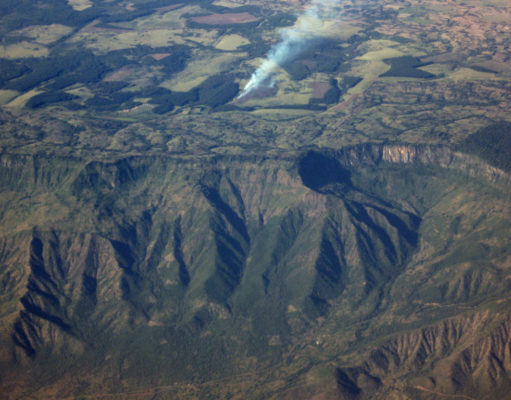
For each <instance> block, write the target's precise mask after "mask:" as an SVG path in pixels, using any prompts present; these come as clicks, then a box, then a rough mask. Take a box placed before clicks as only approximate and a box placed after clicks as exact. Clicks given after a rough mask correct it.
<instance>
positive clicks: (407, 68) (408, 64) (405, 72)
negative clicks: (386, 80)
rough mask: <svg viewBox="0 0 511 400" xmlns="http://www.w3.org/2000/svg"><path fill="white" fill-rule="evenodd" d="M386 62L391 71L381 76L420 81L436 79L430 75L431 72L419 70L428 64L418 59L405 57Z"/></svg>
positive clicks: (389, 59) (390, 59)
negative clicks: (418, 79)
mask: <svg viewBox="0 0 511 400" xmlns="http://www.w3.org/2000/svg"><path fill="white" fill-rule="evenodd" d="M384 61H385V62H386V63H387V64H390V69H389V70H388V71H387V72H385V73H383V74H381V75H380V76H397V77H403V78H420V79H430V78H434V77H435V75H433V74H430V73H429V72H426V71H423V70H420V69H418V68H420V67H424V66H426V65H428V64H427V63H423V62H422V61H420V60H419V59H418V58H416V57H411V56H403V57H395V58H388V59H386V60H384Z"/></svg>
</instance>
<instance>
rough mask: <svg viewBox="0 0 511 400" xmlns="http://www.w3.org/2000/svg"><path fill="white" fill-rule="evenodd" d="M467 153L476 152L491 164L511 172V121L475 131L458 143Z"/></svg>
mask: <svg viewBox="0 0 511 400" xmlns="http://www.w3.org/2000/svg"><path fill="white" fill-rule="evenodd" d="M458 149H459V150H460V151H463V152H465V153H469V154H475V155H477V156H478V157H481V158H482V159H483V160H485V161H486V162H488V163H489V164H491V165H493V166H495V167H497V168H500V169H503V170H504V171H507V172H511V157H510V156H509V155H510V154H511V123H509V122H499V123H496V124H492V125H490V126H487V127H485V128H482V129H480V130H478V131H477V132H476V133H473V134H472V135H470V136H469V137H468V138H466V139H465V140H464V141H463V142H461V143H460V144H459V145H458Z"/></svg>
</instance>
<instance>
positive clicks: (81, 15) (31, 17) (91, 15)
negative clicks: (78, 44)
mask: <svg viewBox="0 0 511 400" xmlns="http://www.w3.org/2000/svg"><path fill="white" fill-rule="evenodd" d="M102 14H104V10H103V9H102V7H99V6H96V5H95V6H94V7H90V8H88V9H86V10H83V11H75V10H73V8H72V7H71V6H70V5H69V4H68V2H67V1H66V0H52V1H45V2H44V7H41V2H40V1H38V0H2V1H1V2H0V15H3V16H6V15H12V17H10V18H3V20H2V26H1V27H0V32H9V31H12V30H15V29H20V28H23V27H25V26H30V25H49V24H64V25H67V26H74V27H78V26H83V25H85V24H87V23H88V22H90V21H92V20H94V19H96V18H99V17H100V16H101V15H102Z"/></svg>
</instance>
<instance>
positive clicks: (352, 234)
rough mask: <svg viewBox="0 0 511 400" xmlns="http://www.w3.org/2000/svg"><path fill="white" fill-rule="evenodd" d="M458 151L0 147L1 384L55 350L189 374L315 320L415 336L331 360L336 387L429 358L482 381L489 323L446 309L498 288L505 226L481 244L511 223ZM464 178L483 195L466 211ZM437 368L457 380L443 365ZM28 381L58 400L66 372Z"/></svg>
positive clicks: (123, 369) (345, 328) (495, 189)
mask: <svg viewBox="0 0 511 400" xmlns="http://www.w3.org/2000/svg"><path fill="white" fill-rule="evenodd" d="M464 157H466V156H464V155H461V154H459V153H455V152H452V151H450V150H449V149H447V148H442V147H426V146H411V145H409V146H408V145H407V146H390V145H366V146H359V147H352V148H346V149H342V150H339V151H327V150H325V151H318V150H315V151H309V152H305V153H302V154H300V155H299V156H293V155H290V156H289V157H283V158H275V159H271V158H265V157H247V158H243V157H228V159H224V158H222V157H218V156H216V157H205V158H195V159H178V158H166V157H145V158H144V157H132V158H125V159H121V160H117V161H112V162H103V161H91V162H85V161H76V160H50V159H44V158H41V157H39V158H37V160H36V159H33V158H31V157H29V156H26V157H18V158H16V157H14V156H6V155H4V156H2V162H1V163H0V164H1V165H2V168H3V172H2V174H1V175H2V176H3V177H2V179H3V180H2V181H1V184H2V187H3V188H4V193H5V194H4V201H2V202H0V209H1V210H2V213H1V214H0V218H1V221H2V223H3V230H2V236H1V245H2V249H3V250H2V265H1V268H0V283H1V285H2V288H3V289H4V293H5V295H4V296H3V297H2V302H3V304H5V306H3V307H4V308H3V309H4V310H6V311H5V312H4V313H3V314H2V322H3V324H4V326H6V327H7V329H5V330H4V331H2V332H1V335H3V336H2V337H1V339H0V340H1V341H2V343H5V348H6V350H3V351H2V352H1V353H0V355H1V362H2V365H4V366H9V368H10V369H11V371H13V373H12V376H11V377H10V378H9V379H10V382H13V381H14V382H15V381H16V379H18V378H16V376H18V375H19V374H21V372H19V371H21V369H17V368H18V367H19V368H25V369H26V370H27V371H29V372H30V371H37V370H38V369H39V368H41V365H42V366H45V367H44V368H45V370H46V371H52V370H53V369H52V368H54V367H55V366H56V365H58V364H59V362H60V361H59V360H61V359H62V355H63V354H64V355H65V358H66V360H67V361H66V363H64V364H62V363H61V364H59V365H58V367H59V368H65V369H69V370H70V371H72V370H73V369H74V368H77V367H76V366H77V365H79V364H80V363H87V365H91V366H93V368H91V369H89V371H88V373H90V374H93V375H94V376H101V374H103V372H105V371H106V369H109V368H110V369H111V370H115V371H117V372H115V374H114V375H115V376H111V375H108V376H110V378H108V379H109V380H108V382H107V380H101V379H99V380H94V379H92V380H89V381H94V382H97V383H96V384H95V385H96V386H90V387H88V388H87V389H84V390H85V392H89V393H94V392H98V391H99V390H100V389H101V390H104V388H105V387H107V388H108V390H114V389H115V388H117V387H118V385H121V383H120V382H129V385H132V386H129V387H138V386H141V387H146V386H147V385H148V384H149V383H148V382H149V381H150V382H152V383H154V382H157V383H158V384H162V385H163V384H165V383H168V382H169V381H171V382H176V381H179V380H183V381H185V382H192V381H193V382H198V380H200V379H199V378H198V377H197V376H199V377H200V376H208V377H211V376H212V375H211V376H210V374H215V376H216V377H225V376H229V375H236V374H241V373H244V372H249V371H259V370H261V371H263V370H264V367H265V366H266V365H269V364H271V363H281V362H282V354H284V353H285V352H287V351H289V349H292V348H294V346H298V344H299V343H302V342H303V343H308V342H309V341H310V338H311V337H314V335H316V333H315V332H316V329H318V326H322V327H323V328H322V329H323V331H322V333H321V334H322V335H324V339H321V341H317V343H325V344H324V346H326V347H327V348H328V349H329V351H332V352H334V353H335V354H347V353H350V352H352V351H353V350H351V346H353V344H354V343H355V342H357V340H355V342H354V341H353V340H352V339H350V338H352V337H354V338H355V339H356V338H358V339H360V340H361V341H362V342H363V341H364V340H369V339H367V338H374V339H375V340H376V339H377V340H379V341H381V340H382V338H383V337H388V335H389V329H390V328H389V327H392V329H397V330H398V331H399V332H406V333H402V334H400V335H398V336H396V337H395V338H394V339H392V340H390V341H387V342H386V344H384V345H382V346H380V347H378V348H373V349H372V350H371V351H370V352H369V353H367V354H368V355H367V357H366V360H365V361H363V362H361V363H359V364H357V365H354V366H353V365H347V366H345V365H341V364H339V365H338V369H337V370H336V371H337V372H336V375H335V376H336V377H335V380H336V382H337V383H336V384H335V385H334V386H335V387H336V388H337V389H338V390H337V389H335V393H337V394H336V396H337V395H339V396H341V395H342V396H344V397H345V398H364V396H366V397H367V396H373V394H374V396H377V394H379V395H382V393H387V392H388V391H389V390H391V389H389V388H392V387H393V386H392V385H393V384H391V383H389V382H390V381H391V380H392V379H402V378H403V377H407V379H408V377H411V378H413V379H415V377H421V376H427V373H429V372H426V371H433V372H431V376H432V377H433V378H432V379H434V380H435V382H436V383H435V385H437V386H435V387H434V388H433V389H428V390H446V393H447V392H449V393H458V392H459V388H457V387H456V386H455V385H454V384H452V382H454V380H455V379H457V380H459V381H460V382H465V383H461V384H460V385H472V386H471V387H473V388H474V390H475V391H478V393H482V394H484V393H488V391H489V390H490V389H489V388H487V387H485V386H484V385H483V383H481V382H482V381H483V380H484V379H490V378H489V377H488V376H486V378H485V377H484V374H482V372H481V371H482V370H483V367H482V365H485V364H484V362H483V361H481V360H482V359H483V358H484V357H486V356H477V355H476V354H478V352H481V351H483V350H476V348H475V347H474V349H473V350H469V349H471V347H470V346H475V345H476V344H475V343H476V341H474V340H475V339H477V340H478V341H482V342H481V343H483V342H484V340H486V339H485V338H486V337H488V335H487V334H486V333H485V332H484V328H483V326H484V324H481V323H478V322H477V318H482V317H476V316H473V317H460V318H458V319H456V318H454V319H453V318H452V315H456V314H457V313H460V309H463V308H462V307H465V306H466V304H470V307H472V306H474V307H475V306H477V305H478V304H484V302H485V301H494V300H495V299H500V298H504V297H505V293H506V291H507V290H508V287H509V285H508V284H507V282H508V281H509V280H508V279H507V276H508V272H509V271H508V268H509V265H508V262H507V261H506V260H507V259H508V258H507V257H508V256H509V250H508V249H509V247H508V246H507V242H506V240H507V239H506V240H503V241H502V242H501V243H493V242H491V241H492V240H493V239H494V238H495V235H496V233H497V232H505V231H506V229H508V228H507V227H508V226H509V213H507V210H508V209H509V204H508V201H507V200H505V199H503V198H502V196H501V195H500V194H499V193H502V190H503V189H502V188H503V187H505V184H506V182H507V179H508V176H507V175H506V174H505V173H504V172H503V171H497V172H495V171H494V170H492V169H491V167H484V168H483V166H484V165H483V163H481V162H480V161H478V160H475V159H466V160H465V158H464ZM485 168H486V169H485ZM453 171H454V172H453ZM492 171H493V172H492ZM473 182H478V185H480V187H481V188H483V189H479V186H477V187H476V186H474V185H473V184H472V183H473ZM503 185H504V186H503ZM474 187H476V189H474ZM490 187H491V188H492V190H486V189H485V188H490ZM479 190H481V191H479ZM485 190H486V191H485ZM474 191H477V192H476V194H477V195H478V196H481V193H484V196H486V197H485V199H486V202H485V203H483V206H481V207H480V209H478V210H477V212H473V213H470V212H467V211H466V210H469V209H470V208H471V206H472V204H473V202H472V197H473V195H474ZM11 204H15V205H16V206H15V207H12V206H10V205H11ZM439 216H441V218H440V217H439ZM506 232H507V231H506ZM506 237H509V235H507V236H506ZM13 299H14V300H13ZM458 306H459V307H461V308H456V307H458ZM453 307H454V308H453ZM430 312H431V313H430ZM428 313H429V314H428ZM432 315H434V318H435V319H436V320H438V321H440V322H438V323H436V324H433V325H432V324H431V320H430V319H431V316H432ZM475 315H482V314H475ZM492 315H493V314H491V313H490V314H488V316H485V317H484V318H486V319H487V320H488V321H493V320H495V321H496V320H497V319H496V317H495V318H494V316H492ZM492 318H493V319H492ZM413 324H415V325H414V326H415V327H412V325H413ZM417 326H418V327H419V328H417ZM394 327H395V328H394ZM499 329H500V328H499ZM503 329H504V328H503ZM399 332H398V333H399ZM492 332H493V331H492ZM495 332H497V331H495ZM499 332H501V331H499ZM485 335H486V336H485ZM490 335H493V333H491V334H490ZM499 335H500V336H498V335H497V336H495V338H497V337H502V341H503V342H506V340H507V339H505V337H506V336H505V329H504V331H502V332H501V333H500V334H499ZM322 337H323V336H322ZM344 337H346V339H344ZM364 338H366V339H364ZM492 340H497V339H492ZM499 340H500V339H499ZM469 341H473V342H471V343H470V345H469ZM314 343H316V342H314ZM477 343H479V342H477ZM492 343H493V342H492ZM506 343H507V342H506ZM314 346H319V345H318V344H314ZM364 346H365V347H364V351H366V352H367V351H368V350H367V349H368V348H370V347H372V346H369V345H368V344H366V345H364ZM484 346H487V347H488V346H490V345H489V344H487V345H481V348H483V347H484ZM490 347H491V346H490ZM190 349H193V351H190ZM297 351H298V353H297V355H299V356H300V357H304V358H308V357H311V356H310V355H309V353H307V352H308V350H307V348H306V347H304V348H301V349H298V350H297ZM357 351H358V350H357ZM466 351H468V353H466V354H465V353H464V352H466ZM489 351H490V353H492V354H498V356H497V358H496V359H495V360H494V361H487V362H488V363H489V364H488V365H487V367H488V368H490V369H491V370H492V371H494V372H491V374H492V376H493V377H494V378H492V379H494V381H495V382H498V385H502V388H504V387H507V386H506V382H507V371H508V367H507V364H506V363H507V361H505V357H504V356H503V355H502V354H504V353H499V352H498V351H500V350H497V349H493V350H489ZM490 353H488V354H490ZM455 355H457V357H459V358H458V359H456V360H455V359H454V358H453V357H455ZM488 357H489V356H488ZM488 357H487V358H488ZM506 357H507V356H506ZM311 360H312V358H311ZM443 360H447V361H445V362H449V363H450V364H445V365H449V367H442V368H443V369H438V371H439V372H438V371H437V370H436V369H435V368H437V366H440V365H443V364H441V362H443ZM488 360H490V359H489V358H488ZM293 362H294V361H291V363H293ZM310 362H312V361H310ZM485 362H486V361H485ZM499 363H500V364H499ZM192 364H193V365H194V367H193V369H190V365H192ZM114 366H116V367H114ZM139 366H143V367H144V369H145V370H147V371H152V372H150V373H149V372H148V376H149V378H148V376H140V374H139V373H138V369H139V368H138V367H139ZM499 366H501V367H502V368H501V369H500V370H499V368H500V367H499ZM112 368H113V369H112ZM438 368H440V367H438ZM446 368H450V370H451V371H452V375H453V378H452V379H451V380H450V381H449V382H451V384H448V383H442V382H441V380H440V378H439V377H440V376H441V375H442V376H443V375H444V372H443V371H445V369H446ZM16 371H18V372H16ZM55 371H56V370H55ZM91 371H93V372H91ZM212 371H214V372H212ZM499 371H500V372H499ZM17 374H18V375H17ZM105 376H106V375H105ZM27 379H29V380H30V382H32V383H31V385H34V387H41V386H45V385H50V384H55V385H57V386H58V387H59V389H58V390H62V392H61V393H60V394H61V395H62V396H63V397H65V396H64V395H69V392H68V391H66V390H68V389H69V388H72V387H74V385H75V384H77V383H76V382H74V381H73V382H74V383H69V382H71V381H72V378H69V377H68V378H65V379H64V378H62V376H60V375H59V374H57V373H56V372H55V373H54V374H52V373H51V372H48V374H47V375H45V379H46V381H45V382H43V381H42V380H41V379H42V378H41V377H38V376H37V374H36V375H34V376H33V377H32V376H31V377H30V378H27ZM211 379H212V378H211ZM268 379H269V380H268V381H267V382H266V384H268V385H270V386H271V382H272V381H271V379H270V378H268ZM272 379H273V378H272ZM285 379H288V378H287V377H286V378H285ZM69 380H71V381H69ZM65 382H67V383H65ZM467 382H468V383H467ZM116 385H117V386H116ZM424 385H426V383H424V382H423V381H420V382H419V383H417V384H415V385H411V386H406V388H407V389H406V390H408V389H410V390H420V389H417V387H418V386H421V387H426V386H424ZM449 385H451V386H449ZM499 387H500V386H499ZM414 388H415V389H414ZM428 388H429V387H428ZM69 390H70V389H69ZM499 390H500V389H499ZM386 391H387V392H386ZM457 391H458V392H457ZM270 392H271V391H270V390H268V393H270ZM20 393H22V392H20ZM339 393H341V394H339ZM463 393H465V392H463ZM375 398H378V397H375ZM380 398H381V397H380Z"/></svg>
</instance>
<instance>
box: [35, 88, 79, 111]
mask: <svg viewBox="0 0 511 400" xmlns="http://www.w3.org/2000/svg"><path fill="white" fill-rule="evenodd" d="M76 98H77V96H73V95H70V94H68V93H64V92H46V93H41V94H38V95H36V96H34V97H32V98H30V100H29V101H28V102H27V104H26V106H27V107H28V108H32V109H34V108H40V107H43V106H46V105H48V104H53V103H60V102H64V101H71V100H74V99H76Z"/></svg>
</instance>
